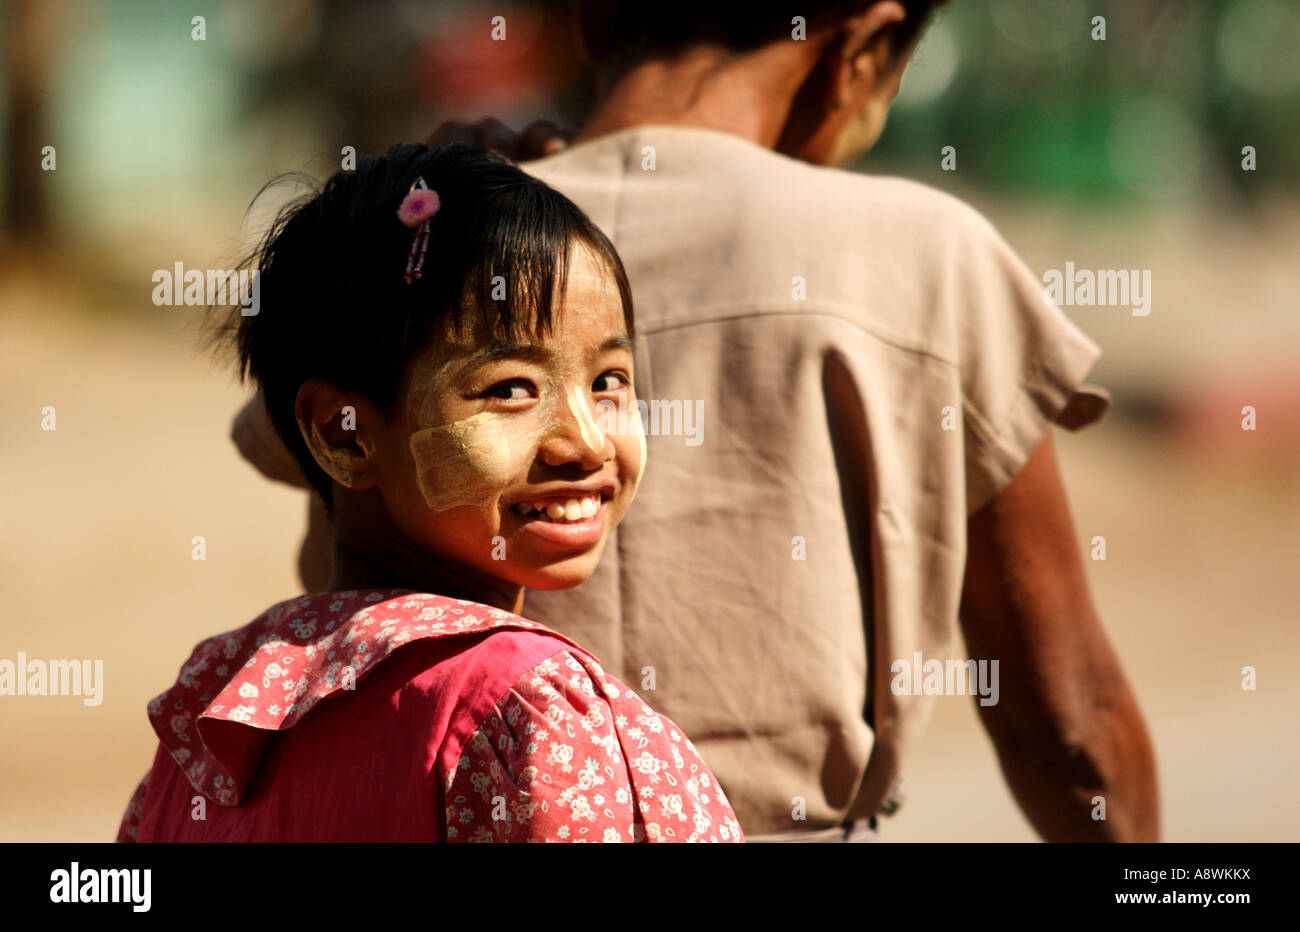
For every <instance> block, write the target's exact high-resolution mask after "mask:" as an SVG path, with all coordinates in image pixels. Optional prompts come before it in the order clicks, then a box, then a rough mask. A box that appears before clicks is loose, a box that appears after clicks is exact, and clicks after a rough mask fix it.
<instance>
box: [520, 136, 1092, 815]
mask: <svg viewBox="0 0 1300 932" xmlns="http://www.w3.org/2000/svg"><path fill="white" fill-rule="evenodd" d="M647 147H651V149H649V150H648V149H647ZM650 159H653V170H649V167H650V165H651V162H650V161H649V160H650ZM526 167H527V169H528V170H529V171H530V172H532V173H534V174H536V175H537V176H538V177H541V178H542V179H544V180H546V181H547V182H549V183H551V184H552V185H554V186H555V187H557V188H558V189H559V190H560V191H562V192H563V193H565V194H567V195H568V196H569V197H571V198H572V199H573V200H574V201H576V202H577V204H578V205H579V206H580V207H582V208H583V209H584V210H586V211H587V212H588V213H589V214H590V215H591V216H592V218H593V219H594V220H596V222H597V223H599V224H600V225H601V226H602V227H603V228H604V229H605V231H606V232H607V233H608V234H609V235H610V237H611V238H612V239H613V241H614V243H615V245H616V246H617V247H618V249H619V252H620V254H621V256H622V258H623V260H624V263H625V264H626V266H627V269H628V273H629V277H630V279H631V283H632V287H633V292H634V297H635V301H636V317H637V331H638V337H639V341H638V342H639V350H638V356H637V363H636V364H637V372H636V382H637V389H638V394H639V396H640V397H641V398H642V399H646V400H647V401H649V402H650V406H649V408H648V411H647V414H648V415H649V423H647V425H646V428H647V431H648V432H649V433H650V434H651V436H650V438H649V451H650V453H649V462H648V470H647V473H646V476H645V479H644V481H643V483H642V486H641V491H640V494H639V496H638V500H637V502H636V505H635V507H633V508H632V509H631V510H630V512H629V514H628V517H627V518H626V519H625V520H624V522H623V524H622V526H621V527H620V528H619V529H618V530H617V532H615V534H614V535H612V539H611V542H610V546H609V547H608V548H607V549H606V553H605V557H604V559H603V560H602V562H601V565H600V567H599V568H598V570H597V572H596V573H595V575H593V576H592V578H591V579H590V580H588V581H587V582H586V583H585V584H584V585H583V586H581V587H579V588H577V589H574V590H569V591H564V592H541V593H536V592H530V593H529V595H528V597H527V604H526V613H527V614H528V615H530V616H531V617H534V618H536V619H537V620H539V621H542V622H544V623H546V624H548V625H551V626H553V627H555V628H556V629H557V630H560V631H562V632H564V633H566V634H568V635H570V636H572V637H574V638H575V639H576V640H578V641H579V642H581V643H583V644H586V645H587V646H588V647H589V649H591V650H592V651H593V653H595V655H596V656H597V657H599V658H600V659H601V661H602V662H603V663H604V664H605V666H606V668H607V669H609V670H611V672H613V673H614V674H615V675H617V676H621V677H622V678H624V679H625V680H626V681H627V682H629V683H630V684H631V685H633V686H637V685H640V687H641V688H642V689H643V690H644V691H645V694H646V695H647V698H648V699H650V700H651V701H652V702H654V703H655V704H656V706H657V707H658V708H660V709H661V710H662V712H663V713H664V714H665V715H667V716H669V717H670V718H672V719H674V720H675V721H677V722H678V723H679V724H680V725H681V726H682V727H683V729H685V730H686V732H687V733H688V734H690V735H691V736H692V740H694V741H695V743H696V745H697V747H699V748H700V751H701V753H702V754H703V756H704V758H705V759H706V760H707V761H708V763H709V765H710V767H712V768H713V769H714V771H715V773H716V774H717V776H718V777H719V779H720V781H721V782H722V784H723V786H724V787H725V789H726V791H727V794H728V796H729V798H730V799H731V801H732V803H733V805H734V806H735V809H736V812H737V814H738V815H739V817H740V820H741V824H742V826H743V827H744V828H745V830H746V832H747V833H751V834H752V833H764V832H779V831H789V830H792V829H800V828H818V827H821V826H825V825H829V824H834V823H838V822H840V821H842V820H843V819H844V818H845V817H846V816H847V815H850V814H851V815H853V816H859V817H860V816H865V815H869V814H871V813H872V812H874V811H875V810H876V809H877V808H878V806H879V805H880V803H881V802H882V801H883V799H884V797H885V795H886V793H887V791H888V788H889V786H890V784H891V783H892V781H893V779H894V777H895V776H896V775H897V772H898V765H899V762H900V760H902V759H903V758H904V756H905V754H906V752H907V750H908V748H909V747H910V745H911V744H912V743H913V742H914V741H915V739H916V738H917V737H918V735H919V733H920V731H921V729H922V727H923V726H924V722H925V719H926V716H927V714H928V706H927V704H925V703H924V702H923V701H922V700H921V699H920V698H919V697H916V696H911V695H896V694H895V693H894V691H892V690H891V683H894V681H895V678H894V677H893V676H892V675H891V665H892V664H893V663H894V661H904V662H906V664H908V669H910V668H911V666H912V665H914V663H915V662H916V660H917V658H916V652H920V653H921V655H922V658H923V659H924V660H930V659H938V660H941V661H942V660H945V659H948V658H955V657H956V656H957V650H958V647H957V645H958V643H959V638H958V626H957V608H958V604H959V600H960V596H961V588H962V575H963V570H964V566H965V558H966V518H967V516H968V515H969V514H970V513H972V512H973V511H975V510H976V509H978V508H979V507H980V506H982V505H984V504H985V503H987V502H988V501H990V500H992V499H993V498H994V497H995V496H996V495H997V494H998V492H999V491H1001V489H1002V488H1004V487H1005V486H1006V485H1007V483H1009V482H1010V480H1011V478H1012V477H1013V476H1014V475H1015V474H1016V472H1017V471H1018V470H1019V469H1020V467H1021V466H1022V465H1024V463H1025V461H1026V460H1027V459H1028V458H1029V456H1030V454H1031V453H1033V451H1034V449H1035V448H1036V447H1037V445H1038V442H1039V441H1040V440H1041V439H1042V436H1043V434H1044V432H1045V431H1046V429H1047V424H1048V422H1049V421H1051V420H1057V421H1058V422H1059V423H1062V424H1064V425H1066V426H1072V427H1077V426H1081V425H1082V424H1083V423H1086V422H1087V421H1088V420H1091V419H1095V418H1096V417H1097V416H1098V415H1099V414H1100V413H1101V412H1102V411H1103V410H1104V406H1105V405H1104V401H1098V400H1097V399H1098V398H1099V397H1100V396H1096V395H1092V396H1091V397H1083V396H1085V395H1088V394H1089V393H1088V391H1087V390H1086V389H1085V390H1084V391H1083V392H1082V393H1079V388H1080V383H1081V381H1082V379H1083V376H1084V375H1085V374H1086V372H1087V370H1088V369H1089V368H1090V367H1091V365H1092V363H1093V362H1094V361H1095V359H1096V357H1097V355H1098V350H1097V348H1096V347H1095V345H1094V344H1092V343H1091V341H1089V340H1088V339H1087V338H1086V337H1084V336H1082V334H1080V333H1079V331H1078V330H1077V329H1076V328H1074V327H1073V325H1071V324H1070V323H1069V322H1068V321H1067V320H1066V319H1065V317H1064V316H1063V315H1062V314H1061V312H1060V311H1059V310H1057V309H1055V308H1053V307H1051V306H1050V305H1048V304H1047V303H1046V302H1045V300H1044V299H1043V297H1042V290H1041V287H1040V286H1039V285H1038V283H1037V281H1036V280H1035V279H1034V277H1033V276H1032V275H1031V274H1029V273H1028V271H1027V270H1026V269H1025V268H1024V267H1023V265H1022V264H1021V263H1020V262H1019V260H1018V259H1017V258H1016V257H1015V255H1014V253H1012V252H1011V250H1010V249H1009V248H1008V247H1007V246H1006V245H1005V244H1004V243H1003V242H1002V241H1001V239H1000V238H999V237H998V236H997V234H996V232H995V231H994V230H993V229H992V228H991V227H990V226H989V225H988V224H987V222H985V221H984V220H983V218H982V217H980V216H979V214H977V213H976V212H975V211H973V210H971V209H970V208H969V207H966V206H965V205H963V204H961V202H959V201H957V200H955V199H953V198H951V197H949V196H947V195H944V194H942V193H940V192H937V191H934V190H932V189H929V188H926V187H924V186H921V185H917V184H914V183H911V182H906V181H901V180H897V179H879V178H869V177H865V176H860V175H854V174H850V173H847V172H842V171H838V170H835V169H826V168H817V167H813V166H810V165H807V164H805V163H802V162H798V161H795V160H792V159H788V158H786V157H784V156H781V155H778V154H776V153H773V152H771V151H769V150H767V149H764V148H762V147H760V146H757V145H754V144H752V143H750V142H747V141H745V140H743V139H741V138H739V137H735V136H730V135H727V134H723V133H718V132H713V131H708V130H699V129H687V128H681V127H641V128H638V129H634V130H629V131H625V132H622V133H617V134H612V135H609V136H605V137H602V138H600V139H597V140H595V141H593V142H590V143H587V144H584V145H581V146H577V147H575V148H573V149H571V150H568V151H566V152H564V153H561V154H560V155H558V156H554V157H551V158H549V159H545V160H542V161H538V162H534V163H531V164H529V165H527V166H526ZM1076 393H1079V397H1077V398H1076ZM1072 399H1075V403H1074V404H1070V402H1071V400H1072ZM920 675H921V671H920V670H917V671H916V677H917V678H918V679H919V678H920ZM910 684H911V679H910V677H908V678H907V679H906V682H905V683H904V685H905V686H907V687H908V688H909V689H910ZM650 690H653V692H651V691H650ZM899 691H900V692H902V689H900V690H899ZM873 726H874V727H873ZM869 760H870V762H871V766H870V769H869V770H868V761H869ZM795 797H801V798H802V799H803V800H804V801H805V803H806V817H807V821H806V822H804V821H797V820H795V819H794V818H793V817H792V811H793V810H794V809H795V808H796V802H797V801H796V800H795ZM855 799H856V800H857V802H856V804H855V803H854V801H855Z"/></svg>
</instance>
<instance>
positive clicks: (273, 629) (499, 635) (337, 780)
mask: <svg viewBox="0 0 1300 932" xmlns="http://www.w3.org/2000/svg"><path fill="white" fill-rule="evenodd" d="M398 648H401V650H398ZM324 700H328V701H324ZM308 713H310V714H308ZM149 719H150V721H151V722H152V723H153V727H154V730H155V731H156V732H157V734H158V737H159V746H158V750H157V753H156V754H155V758H154V763H153V767H152V769H151V770H150V772H149V773H148V774H147V775H146V776H145V778H144V780H142V781H141V783H140V785H139V787H138V788H137V789H136V791H135V794H134V795H133V797H132V799H131V801H130V803H129V805H128V806H127V811H126V815H125V817H124V819H123V821H122V826H121V828H120V830H119V832H118V841H142V842H143V841H240V842H247V841H448V842H464V841H474V842H478V841H557V842H563V841H570V842H577V841H601V842H639V841H646V842H673V841H681V842H708V841H712V842H740V841H743V840H744V836H743V834H742V832H741V829H740V826H739V824H738V823H737V821H736V816H735V813H734V812H733V811H732V809H731V806H730V804H728V802H727V798H726V795H725V794H724V793H723V790H722V787H720V786H719V785H718V783H717V781H716V779H715V778H714V776H713V774H712V773H710V772H709V769H708V767H707V766H706V765H705V764H704V762H703V760H701V759H700V756H699V754H698V753H697V751H696V749H695V747H694V745H692V744H691V742H690V741H689V740H688V739H687V738H686V736H685V735H683V734H682V733H681V731H680V729H678V728H677V726H676V725H674V724H673V723H672V722H671V721H669V720H668V719H666V718H664V717H663V716H662V715H659V714H658V713H656V712H655V711H654V710H652V709H651V708H650V707H649V706H647V705H646V704H645V703H644V702H642V701H641V699H640V698H638V697H637V695H636V694H635V693H634V692H633V691H632V690H631V689H629V688H628V687H627V686H625V685H623V684H622V683H620V682H619V681H618V680H615V679H614V678H612V677H610V676H607V675H606V674H605V672H604V671H603V670H602V669H601V667H600V664H599V663H597V661H596V660H595V658H594V657H592V656H591V655H590V654H588V653H587V652H586V651H584V650H583V649H582V648H581V647H579V646H578V645H576V644H574V643H573V642H572V641H570V640H568V639H567V638H565V637H564V636H563V635H560V634H558V633H556V632H554V631H551V630H550V629H548V628H545V627H543V626H542V625H539V624H536V623H534V622H530V621H527V620H525V619H523V618H520V617H518V616H516V615H513V614H511V613H509V612H505V611H502V610H500V609H495V608H490V607H488V606H484V605H480V604H478V603H475V602H466V601H462V600H459V599H449V598H444V597H441V596H436V595H429V594H424V593H415V592H408V591H404V590H388V591H377V590H363V591H358V592H332V593H319V594H314V595H310V596H304V597H300V598H297V599H292V600H290V601H287V602H281V603H280V604H278V605H275V606H273V607H272V608H270V609H268V610H267V611H266V612H264V613H263V614H262V615H260V616H259V617H258V618H257V619H256V620H254V621H253V622H252V623H251V624H249V625H247V626H246V627H244V628H241V629H239V630H237V631H233V632H230V633H228V634H223V635H218V636H217V637H214V638H209V639H208V640H206V641H204V642H203V643H201V644H199V645H198V647H196V648H195V650H194V653H193V654H192V655H191V657H190V659H189V662H188V663H186V664H185V666H184V667H182V668H181V672H180V677H179V679H178V680H177V682H176V684H175V685H174V686H173V687H172V688H171V689H169V690H168V691H167V692H165V693H163V694H162V695H161V696H158V697H157V698H156V699H154V700H153V701H152V702H150V703H149Z"/></svg>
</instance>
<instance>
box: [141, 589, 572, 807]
mask: <svg viewBox="0 0 1300 932" xmlns="http://www.w3.org/2000/svg"><path fill="white" fill-rule="evenodd" d="M493 628H516V629H526V630H532V631H544V632H547V633H549V634H554V635H555V636H556V637H559V638H561V639H562V640H564V641H566V642H568V643H569V644H573V646H575V647H578V645H577V644H574V642H573V641H572V640H570V639H569V638H566V637H564V635H561V634H558V633H557V632H555V631H552V630H551V629H550V628H547V627H546V626H544V625H540V624H537V623H536V622H532V621H528V620H527V619H524V618H520V617H519V616H518V615H514V614H512V613H510V612H507V611H504V610H502V609H499V608H493V607H491V606H487V605H482V604H480V603H478V602H469V601H465V600H463V599H452V598H447V597H445V596H439V595H433V594H430V593H423V592H413V591H411V590H406V589H361V590H355V591H348V592H322V593H315V594H312V595H307V596H300V597H298V598H295V599H290V600H288V601H285V602H280V603H278V604H277V605H273V606H271V608H269V609H267V610H266V611H265V612H263V613H262V614H261V615H259V616H258V617H257V618H256V619H254V620H253V621H252V622H251V623H249V624H247V625H245V626H244V627H242V628H239V629H238V630H236V631H230V632H228V633H226V634H219V635H217V636H215V637H211V638H208V639H207V640H206V641H203V642H202V643H200V644H199V645H198V646H197V647H196V648H194V652H193V653H192V654H191V655H190V659H189V661H188V662H187V663H186V664H185V666H183V667H182V668H181V672H180V677H179V678H178V679H177V681H176V684H175V685H174V686H172V688H171V689H169V690H167V691H166V692H165V693H163V694H162V695H160V696H158V697H157V698H155V699H154V700H153V701H151V702H150V703H149V720H150V722H152V724H153V728H154V731H155V732H157V733H158V738H159V740H161V741H162V743H163V745H164V746H165V747H166V748H167V750H168V751H169V752H170V754H171V756H172V758H173V759H174V760H175V761H176V763H177V764H178V765H179V766H180V768H181V770H182V771H183V772H184V773H185V776H186V778H187V779H188V780H189V781H190V784H191V785H192V786H193V787H194V789H196V790H198V791H199V792H201V793H203V795H205V796H207V797H208V798H209V799H211V800H213V801H214V802H216V803H218V804H220V805H223V806H237V805H238V804H239V800H240V798H241V796H242V795H243V793H244V791H245V789H246V788H247V786H248V785H249V783H250V782H251V780H252V777H253V774H254V773H255V772H256V770H257V765H258V762H259V761H260V759H261V754H262V746H263V745H264V744H265V742H266V738H267V735H268V734H269V733H270V732H273V731H284V730H285V729H288V728H291V727H293V725H294V724H296V723H297V722H298V721H299V720H301V718H302V717H303V716H304V715H305V714H306V713H307V711H308V710H309V709H311V707H312V706H314V705H315V704H316V703H318V702H320V701H321V700H322V699H328V698H330V697H331V696H334V695H337V694H338V693H340V692H342V691H344V690H347V689H352V688H353V687H354V686H355V685H356V684H357V683H359V682H360V681H361V679H362V678H363V677H365V676H366V674H368V673H369V672H370V671H371V670H373V669H374V668H375V667H376V666H377V665H378V664H380V663H381V662H383V660H384V659H386V658H387V657H388V656H389V655H390V654H392V652H393V651H394V650H396V649H397V648H399V647H401V646H402V645H403V644H408V643H410V642H412V641H422V640H434V639H437V638H445V637H454V636H459V635H466V634H474V633H478V632H482V631H487V630H490V629H493ZM223 723H233V724H236V725H241V726H244V727H240V728H231V727H230V726H229V725H227V724H223Z"/></svg>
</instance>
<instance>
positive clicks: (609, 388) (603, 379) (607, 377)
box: [591, 372, 630, 392]
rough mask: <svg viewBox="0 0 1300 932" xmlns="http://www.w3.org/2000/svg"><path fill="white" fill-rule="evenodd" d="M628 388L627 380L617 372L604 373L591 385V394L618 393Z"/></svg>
mask: <svg viewBox="0 0 1300 932" xmlns="http://www.w3.org/2000/svg"><path fill="white" fill-rule="evenodd" d="M628 387H630V386H629V383H628V380H627V378H626V377H624V376H623V375H622V374H620V373H618V372H606V373H605V374H604V375H602V376H600V377H599V378H597V379H596V381H594V382H592V383H591V390H592V391H593V392H619V391H622V390H623V389H625V388H628Z"/></svg>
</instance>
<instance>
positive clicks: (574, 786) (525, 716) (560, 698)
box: [446, 650, 744, 842]
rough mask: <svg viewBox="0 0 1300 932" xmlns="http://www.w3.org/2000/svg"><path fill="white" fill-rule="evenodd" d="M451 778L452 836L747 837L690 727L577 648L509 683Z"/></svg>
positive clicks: (474, 839)
mask: <svg viewBox="0 0 1300 932" xmlns="http://www.w3.org/2000/svg"><path fill="white" fill-rule="evenodd" d="M446 786H447V795H446V800H447V803H446V833H447V840H448V841H449V842H640V841H650V842H668V841H680V842H705V841H730V842H739V841H743V840H744V836H743V834H742V833H741V830H740V826H739V824H738V823H737V822H736V816H735V813H734V812H733V811H732V809H731V806H730V804H729V803H728V802H727V799H726V796H725V795H724V794H723V792H722V788H721V787H720V786H718V785H717V781H716V779H715V778H714V777H713V774H712V773H710V772H709V769H708V767H707V766H706V765H705V764H704V761H703V760H701V759H700V757H699V754H698V752H697V751H696V750H695V747H694V746H693V745H692V744H691V743H690V742H689V741H688V740H687V739H686V738H685V736H684V735H682V733H681V731H680V729H678V728H677V726H676V725H674V724H673V723H672V722H671V721H669V720H668V719H666V718H664V717H663V716H661V715H659V714H657V713H655V712H654V711H653V710H651V709H650V708H649V707H648V706H646V705H645V703H643V702H642V701H641V700H640V699H639V698H637V697H636V695H635V693H633V692H632V690H630V689H628V688H627V687H626V686H623V685H622V684H621V683H619V682H618V681H617V680H614V679H613V678H611V677H608V676H606V675H605V673H604V671H603V670H601V669H600V667H599V665H598V664H596V663H595V662H594V661H593V660H591V658H589V657H586V656H578V655H576V654H575V652H571V651H568V650H564V651H560V652H559V653H557V654H555V655H554V656H552V657H550V658H548V659H547V660H545V661H543V662H542V663H540V664H538V665H537V666H536V667H534V668H533V669H532V670H530V671H529V672H528V673H526V674H524V676H522V677H521V678H520V679H519V681H518V682H517V683H515V685H514V686H513V687H512V688H511V689H510V690H509V691H507V693H506V695H505V696H503V697H502V699H501V700H500V701H499V702H498V703H497V704H496V706H495V707H494V708H493V709H492V711H491V712H490V713H489V714H488V715H487V716H486V717H485V718H484V720H483V721H482V723H481V724H480V726H479V728H478V730H477V731H476V732H475V733H474V734H473V735H472V736H471V737H470V739H469V740H468V741H467V742H466V743H465V746H464V748H463V750H462V752H461V754H460V757H459V760H458V762H457V765H456V767H455V768H454V769H453V770H452V772H451V773H450V774H448V775H447V777H446Z"/></svg>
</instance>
